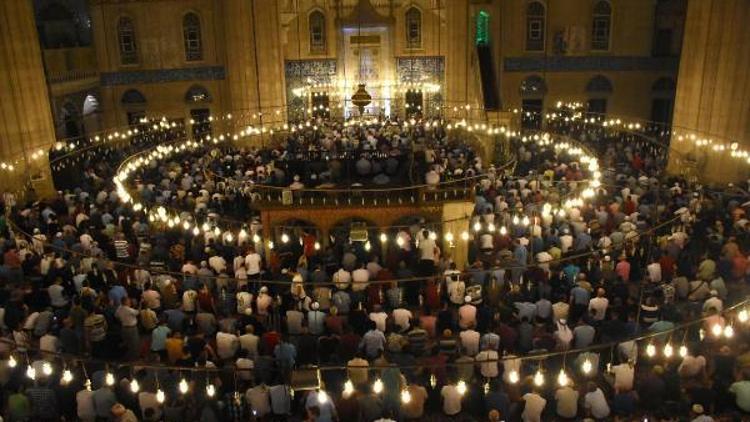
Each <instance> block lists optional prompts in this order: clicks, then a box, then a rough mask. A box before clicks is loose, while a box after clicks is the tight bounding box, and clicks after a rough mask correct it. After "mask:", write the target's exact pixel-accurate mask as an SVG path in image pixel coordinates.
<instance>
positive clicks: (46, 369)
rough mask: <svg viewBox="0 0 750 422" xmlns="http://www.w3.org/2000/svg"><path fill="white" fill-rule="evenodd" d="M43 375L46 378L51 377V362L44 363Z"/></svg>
mask: <svg viewBox="0 0 750 422" xmlns="http://www.w3.org/2000/svg"><path fill="white" fill-rule="evenodd" d="M42 373H43V374H44V375H45V376H50V375H52V364H50V363H49V362H44V363H43V364H42Z"/></svg>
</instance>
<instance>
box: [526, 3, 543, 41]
mask: <svg viewBox="0 0 750 422" xmlns="http://www.w3.org/2000/svg"><path fill="white" fill-rule="evenodd" d="M546 12H547V11H546V9H545V7H544V4H542V2H539V1H532V2H530V3H529V5H528V6H527V7H526V50H527V51H544V27H545V22H544V21H545V15H546Z"/></svg>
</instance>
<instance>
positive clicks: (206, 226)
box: [201, 223, 211, 232]
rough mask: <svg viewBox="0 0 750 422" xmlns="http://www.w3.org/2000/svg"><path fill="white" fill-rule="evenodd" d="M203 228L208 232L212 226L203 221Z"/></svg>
mask: <svg viewBox="0 0 750 422" xmlns="http://www.w3.org/2000/svg"><path fill="white" fill-rule="evenodd" d="M201 229H202V230H203V231H204V232H207V231H209V230H211V226H209V225H208V223H203V225H202V226H201Z"/></svg>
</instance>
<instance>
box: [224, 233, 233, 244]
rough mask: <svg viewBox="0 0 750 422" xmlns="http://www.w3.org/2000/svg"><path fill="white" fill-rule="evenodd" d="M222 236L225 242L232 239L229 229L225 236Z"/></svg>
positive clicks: (230, 241)
mask: <svg viewBox="0 0 750 422" xmlns="http://www.w3.org/2000/svg"><path fill="white" fill-rule="evenodd" d="M224 238H225V239H226V240H227V243H232V241H233V240H234V236H232V232H230V231H227V232H226V236H224Z"/></svg>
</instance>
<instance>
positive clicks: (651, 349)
mask: <svg viewBox="0 0 750 422" xmlns="http://www.w3.org/2000/svg"><path fill="white" fill-rule="evenodd" d="M646 356H648V357H650V358H652V357H654V356H656V346H654V344H653V343H649V344H648V346H646Z"/></svg>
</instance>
